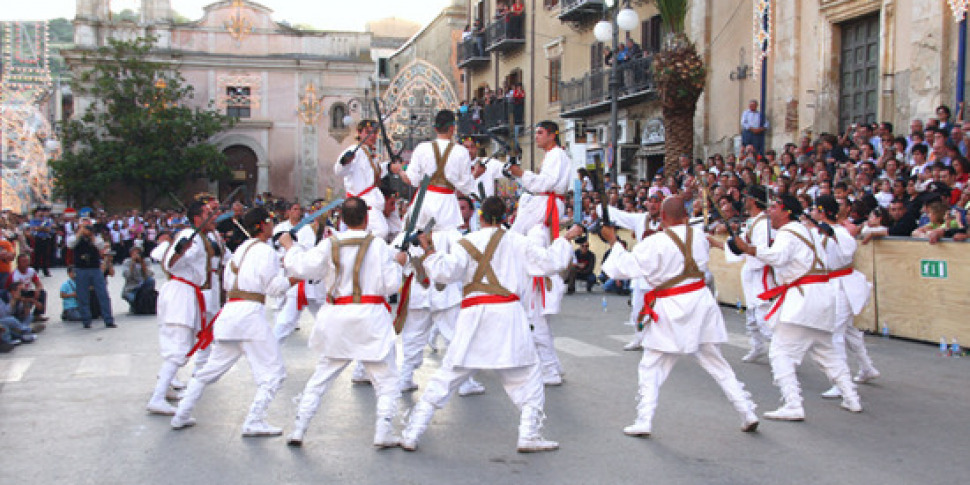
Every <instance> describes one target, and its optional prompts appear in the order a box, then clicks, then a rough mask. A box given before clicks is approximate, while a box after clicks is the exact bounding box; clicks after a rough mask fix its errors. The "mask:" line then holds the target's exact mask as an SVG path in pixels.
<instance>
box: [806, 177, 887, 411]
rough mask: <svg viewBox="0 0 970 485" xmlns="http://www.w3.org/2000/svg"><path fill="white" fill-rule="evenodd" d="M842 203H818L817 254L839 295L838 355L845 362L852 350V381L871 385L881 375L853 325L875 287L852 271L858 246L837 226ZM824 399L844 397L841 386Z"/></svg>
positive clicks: (820, 200)
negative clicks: (854, 366)
mask: <svg viewBox="0 0 970 485" xmlns="http://www.w3.org/2000/svg"><path fill="white" fill-rule="evenodd" d="M838 214H839V203H838V202H837V201H836V200H835V197H833V196H831V195H821V196H819V197H818V198H817V199H816V201H815V207H814V208H813V209H812V217H813V218H814V219H815V220H816V221H819V223H820V225H819V226H818V227H815V228H814V230H815V237H816V239H815V241H816V243H817V247H816V251H818V252H819V254H824V255H825V256H824V259H825V267H826V268H828V270H829V282H830V283H831V284H832V286H834V287H835V289H836V291H837V293H836V294H837V298H836V300H835V321H836V327H835V332H834V333H833V334H832V338H833V344H834V345H835V351H836V352H837V353H838V355H839V357H841V358H842V359H843V360H845V361H846V365H847V366H848V356H847V355H846V350H851V351H852V352H853V353H855V355H856V359H857V360H858V361H859V373H858V374H857V375H856V377H855V378H853V381H855V382H857V383H862V382H868V381H870V380H872V379H875V378H877V377H879V375H880V373H879V371H878V370H876V367H875V366H874V365H873V364H872V359H871V358H869V352H868V351H867V350H866V342H865V335H864V334H863V333H862V330H859V329H858V328H856V327H855V325H854V324H853V320H854V318H855V316H856V315H858V314H860V313H862V309H863V308H865V306H866V303H868V301H869V294H870V293H871V292H872V285H870V284H869V282H868V281H866V275H864V274H862V272H860V271H856V270H855V268H853V258H854V257H855V252H856V249H857V248H858V247H859V246H858V243H856V240H855V238H854V237H852V235H851V234H850V233H849V231H848V229H846V228H845V227H842V226H841V225H840V224H837V223H836V222H835V221H836V218H837V217H838ZM822 397H824V398H828V399H837V398H840V397H842V392H841V391H839V388H838V386H832V388H831V389H829V390H828V391H826V392H824V393H822Z"/></svg>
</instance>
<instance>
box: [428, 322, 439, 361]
mask: <svg viewBox="0 0 970 485" xmlns="http://www.w3.org/2000/svg"><path fill="white" fill-rule="evenodd" d="M440 334H441V332H440V331H439V330H438V325H437V324H434V325H432V326H431V331H430V332H428V347H431V353H432V354H436V353H438V343H437V340H438V335H440Z"/></svg>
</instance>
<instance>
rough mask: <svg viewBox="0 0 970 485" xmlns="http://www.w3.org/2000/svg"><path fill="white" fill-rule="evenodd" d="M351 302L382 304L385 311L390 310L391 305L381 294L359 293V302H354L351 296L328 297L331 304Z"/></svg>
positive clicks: (347, 303) (348, 303)
mask: <svg viewBox="0 0 970 485" xmlns="http://www.w3.org/2000/svg"><path fill="white" fill-rule="evenodd" d="M353 303H360V304H368V305H384V308H386V309H387V312H388V313H390V312H391V305H390V304H388V303H387V299H386V298H384V297H383V296H378V295H361V296H360V301H359V302H355V301H354V297H352V296H341V297H337V298H331V299H330V304H331V305H350V304H353Z"/></svg>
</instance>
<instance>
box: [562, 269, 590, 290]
mask: <svg viewBox="0 0 970 485" xmlns="http://www.w3.org/2000/svg"><path fill="white" fill-rule="evenodd" d="M576 280H579V281H582V282H585V283H586V291H592V290H593V285H594V284H596V276H595V275H593V273H580V272H578V271H576V268H572V269H570V270H569V276H567V277H566V291H568V292H569V293H572V292H574V291H576Z"/></svg>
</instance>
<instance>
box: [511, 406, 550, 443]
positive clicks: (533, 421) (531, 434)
mask: <svg viewBox="0 0 970 485" xmlns="http://www.w3.org/2000/svg"><path fill="white" fill-rule="evenodd" d="M545 419H546V415H545V413H543V412H542V410H541V409H539V408H537V407H535V406H533V405H530V404H526V405H525V406H522V415H521V416H520V418H519V442H518V444H517V445H516V450H517V451H518V452H519V453H535V452H538V451H552V450H558V449H559V443H557V442H555V441H552V440H547V439H545V438H543V437H542V435H541V434H539V431H540V430H541V429H542V422H543V421H544V420H545Z"/></svg>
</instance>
